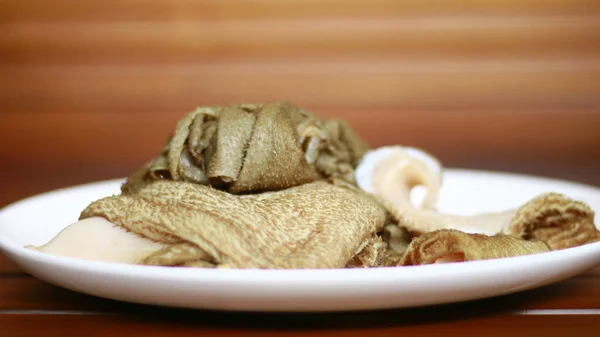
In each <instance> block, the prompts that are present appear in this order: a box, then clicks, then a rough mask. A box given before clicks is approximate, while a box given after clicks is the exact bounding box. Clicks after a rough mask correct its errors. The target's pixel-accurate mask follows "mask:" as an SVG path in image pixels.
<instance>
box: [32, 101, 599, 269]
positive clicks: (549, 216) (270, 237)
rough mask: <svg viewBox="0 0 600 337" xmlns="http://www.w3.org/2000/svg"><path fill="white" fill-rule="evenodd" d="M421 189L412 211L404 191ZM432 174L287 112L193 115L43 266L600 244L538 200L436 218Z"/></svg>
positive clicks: (550, 203)
mask: <svg viewBox="0 0 600 337" xmlns="http://www.w3.org/2000/svg"><path fill="white" fill-rule="evenodd" d="M417 185H423V186H424V187H425V188H426V190H427V194H426V195H425V198H424V199H423V202H422V204H421V205H419V206H415V205H413V204H412V202H411V192H412V190H413V188H414V187H415V186H417ZM441 187H442V165H441V163H440V162H439V161H438V160H437V159H436V158H435V157H434V156H432V155H430V154H428V153H426V152H424V151H422V150H419V149H416V148H410V147H400V146H391V147H384V148H379V149H374V150H369V149H368V147H367V146H366V145H365V143H364V142H363V140H362V139H360V137H358V136H357V134H356V133H355V132H354V131H353V130H352V129H351V128H350V126H349V125H348V124H346V123H345V122H343V121H341V120H320V119H318V118H316V117H315V116H314V115H312V114H311V113H309V112H307V111H306V110H302V109H300V108H298V107H295V106H293V105H291V104H288V103H281V102H270V103H264V104H236V105H230V106H225V107H200V108H197V109H196V110H194V111H192V112H191V113H189V114H188V115H187V116H185V117H184V118H183V119H182V120H181V121H179V123H178V124H177V126H176V128H175V131H174V132H173V134H172V135H171V137H170V138H169V139H168V140H167V142H166V144H165V146H164V147H163V149H162V151H160V153H159V154H158V155H157V156H156V157H155V158H154V159H152V160H150V161H149V162H148V163H147V164H146V165H145V166H143V167H142V168H140V169H139V170H137V171H136V172H134V173H133V174H131V175H130V176H129V178H128V179H127V181H126V182H125V184H123V186H122V187H121V194H119V195H114V196H109V197H106V198H102V199H100V200H96V201H94V202H92V203H91V204H90V205H89V206H88V207H87V208H86V209H84V210H83V212H82V213H81V215H80V221H78V222H76V223H74V224H71V225H70V226H68V227H67V228H65V229H64V230H63V231H61V232H60V233H59V234H58V235H57V236H56V237H55V238H54V239H52V240H51V241H50V242H48V243H46V244H45V245H42V246H40V247H32V246H29V247H28V248H31V249H35V250H38V251H40V252H43V253H48V254H54V255H62V256H67V257H72V258H81V259H88V260H96V261H105V262H118V263H129V264H141V265H157V266H173V267H175V266H177V267H201V268H265V269H302V268H365V267H391V266H407V265H421V264H431V263H451V262H464V261H475V260H486V259H494V258H503V257H511V256H518V255H528V254H536V253H543V252H547V251H550V250H556V249H563V248H568V247H574V246H579V245H583V244H587V243H590V242H594V241H598V240H599V239H600V235H599V232H598V230H597V229H596V227H595V225H594V212H593V211H592V210H591V209H590V208H589V207H588V206H587V205H585V204H583V203H581V202H578V201H574V200H571V199H569V198H567V197H565V196H563V195H560V194H556V193H547V194H543V195H541V196H538V197H536V198H534V199H532V200H530V201H529V202H527V203H525V204H524V205H521V206H520V207H518V208H516V209H512V210H507V211H506V212H501V213H487V214H479V215H475V216H458V215H449V214H442V213H439V212H437V211H436V204H437V200H438V196H439V192H440V189H441Z"/></svg>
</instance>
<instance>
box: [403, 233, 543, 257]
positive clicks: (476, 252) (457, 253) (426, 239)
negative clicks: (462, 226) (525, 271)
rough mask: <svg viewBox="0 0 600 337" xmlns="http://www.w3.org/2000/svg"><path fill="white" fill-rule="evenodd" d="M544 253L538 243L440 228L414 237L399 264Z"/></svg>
mask: <svg viewBox="0 0 600 337" xmlns="http://www.w3.org/2000/svg"><path fill="white" fill-rule="evenodd" d="M548 251H550V249H549V248H548V246H547V245H546V244H545V243H543V242H541V241H525V240H521V239H518V238H516V237H513V236H509V235H504V234H498V235H493V236H488V235H485V234H470V233H465V232H461V231H458V230H455V229H440V230H436V231H433V232H428V233H425V234H423V235H420V236H418V237H416V238H414V239H413V240H412V242H411V243H410V245H409V246H408V247H407V249H406V252H405V253H404V255H403V256H402V259H401V260H400V262H399V265H401V266H412V265H422V264H435V263H449V262H464V261H477V260H489V259H498V258H503V257H511V256H519V255H530V254H535V253H544V252H548Z"/></svg>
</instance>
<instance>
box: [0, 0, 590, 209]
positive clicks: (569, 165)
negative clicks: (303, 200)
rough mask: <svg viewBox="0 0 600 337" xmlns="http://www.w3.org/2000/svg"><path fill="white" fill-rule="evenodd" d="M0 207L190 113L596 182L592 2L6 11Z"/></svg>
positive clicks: (120, 160)
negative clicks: (316, 121)
mask: <svg viewBox="0 0 600 337" xmlns="http://www.w3.org/2000/svg"><path fill="white" fill-rule="evenodd" d="M0 68H1V69H2V70H1V72H0V114H1V115H0V116H1V120H2V123H0V137H2V138H1V141H0V155H1V158H2V165H1V166H0V167H1V170H2V175H1V176H0V183H1V185H2V187H1V190H2V192H1V193H0V206H2V205H5V204H7V203H9V202H12V201H14V200H16V199H19V198H22V197H26V196H28V195H31V194H34V193H39V192H43V191H46V190H50V189H54V188H58V187H63V186H67V185H71V184H77V183H85V182H88V181H92V180H100V179H107V178H115V177H120V176H124V175H126V174H128V173H129V172H130V171H132V170H134V169H135V168H137V167H138V166H139V165H141V164H142V163H144V162H145V161H146V160H147V159H149V158H150V157H152V156H154V155H155V154H156V153H157V152H158V151H159V150H160V147H161V145H162V144H163V142H164V140H165V138H166V137H167V135H168V134H169V132H170V131H171V130H172V128H173V127H174V125H175V123H176V121H177V120H178V119H179V118H181V117H182V116H183V115H184V114H185V113H186V112H188V111H190V110H192V109H193V108H194V107H196V106H198V105H209V104H228V103H234V102H243V101H264V100H288V101H291V102H293V103H295V104H298V105H301V106H303V107H306V108H308V109H311V110H312V111H314V112H315V113H317V114H319V115H320V116H322V117H324V118H329V117H342V118H346V119H347V120H348V121H349V122H350V123H351V124H352V125H353V126H354V127H355V128H356V129H357V130H358V132H360V133H361V134H362V135H363V136H364V137H365V138H366V139H367V140H368V141H369V143H370V144H371V145H372V146H380V145H384V144H409V145H413V146H420V147H424V148H426V149H428V150H429V151H431V152H433V153H434V154H435V155H437V156H438V157H440V158H441V159H442V160H443V161H444V163H445V164H446V165H447V166H455V167H456V166H458V167H468V168H480V169H494V170H509V171H515V172H522V173H531V174H541V175H547V176H553V177H559V178H565V179H570V180H576V181H580V182H584V183H592V184H597V185H600V175H599V174H598V172H600V132H599V127H600V1H597V0H504V1H502V0H488V1H480V0H457V1H443V0H438V1H433V0H403V1H397V0H371V1H364V0H288V1H278V0H255V1H244V0H214V1H191V0H171V1H163V0H143V1H142V0H86V1H78V0H38V1H32V0H2V1H0Z"/></svg>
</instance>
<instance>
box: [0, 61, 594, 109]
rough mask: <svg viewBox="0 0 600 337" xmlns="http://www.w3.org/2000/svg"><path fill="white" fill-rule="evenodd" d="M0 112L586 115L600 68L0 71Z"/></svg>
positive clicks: (477, 65) (484, 65) (481, 65)
mask: <svg viewBox="0 0 600 337" xmlns="http://www.w3.org/2000/svg"><path fill="white" fill-rule="evenodd" d="M1 71H2V73H3V74H4V76H3V77H1V78H0V100H1V101H2V105H3V109H4V110H3V111H6V112H39V113H43V112H44V111H58V112H80V111H85V112H92V111H93V112H98V111H102V112H110V111H118V112H124V111H127V112H133V111H165V110H178V111H187V109H189V108H190V106H196V105H200V104H229V103H231V102H238V101H265V100H288V101H293V102H295V103H296V104H298V105H301V106H307V107H312V106H319V107H337V108H345V109H381V108H383V109H393V108H397V109H399V108H404V109H407V108H419V109H431V108H437V109H442V108H466V107H477V108H479V109H482V110H483V109H486V110H487V109H491V108H502V107H504V108H530V109H535V108H543V109H551V108H556V107H559V108H564V107H570V108H582V107H585V108H589V107H598V106H600V95H598V88H600V62H595V61H594V62H588V63H586V62H583V63H581V62H535V61H531V62H515V63H508V62H506V63H505V62H487V61H482V62H469V63H467V62H463V63H446V62H440V63H437V64H435V63H427V62H426V63H418V62H417V63H395V64H382V65H377V64H367V63H359V64H341V65H335V64H331V63H330V64H327V63H325V64H314V63H307V64H300V63H298V64H295V65H293V66H290V65H283V66H277V65H274V64H260V63H259V64H252V63H250V64H248V63H242V64H212V65H208V64H207V65H199V66H194V67H185V66H164V67H144V66H139V67H137V66H132V67H127V68H124V67H116V66H113V67H111V66H106V67H101V66H97V67H40V68H38V67H17V68H13V67H7V68H4V69H1Z"/></svg>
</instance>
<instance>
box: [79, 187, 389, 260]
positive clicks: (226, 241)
mask: <svg viewBox="0 0 600 337" xmlns="http://www.w3.org/2000/svg"><path fill="white" fill-rule="evenodd" d="M93 216H101V217H104V218H106V219H108V220H109V221H111V222H112V223H114V224H116V225H118V226H122V227H124V228H126V229H127V230H129V231H131V232H134V233H136V234H139V235H141V236H143V237H146V238H149V239H152V240H154V241H158V242H163V243H168V244H169V246H168V247H167V248H165V249H163V250H161V251H159V252H158V253H156V254H154V255H152V256H149V257H148V258H147V259H146V260H145V261H144V262H143V263H145V264H154V265H167V266H170V265H184V266H202V267H207V266H213V265H214V266H219V265H220V266H223V267H224V266H227V267H232V268H343V267H345V266H346V264H347V262H348V261H350V259H351V258H352V257H353V256H355V255H356V254H357V253H358V252H359V251H360V250H361V249H363V248H364V247H365V246H369V247H370V244H371V241H372V240H373V235H374V233H376V232H377V231H379V230H380V229H381V228H382V227H383V226H384V224H385V222H386V220H387V219H386V212H385V210H384V209H383V208H382V207H381V206H380V205H379V204H378V203H376V202H375V201H374V200H373V199H372V198H371V197H370V196H368V195H366V194H364V193H363V192H361V191H360V190H358V189H355V188H352V187H344V186H336V185H334V184H330V183H327V182H323V181H318V182H313V183H308V184H303V185H301V186H297V187H292V188H289V189H286V190H281V191H276V192H265V193H260V194H252V195H242V196H240V195H234V194H230V193H227V192H224V191H220V190H217V189H215V188H212V187H210V186H204V185H200V184H194V183H190V182H177V181H169V180H160V181H156V182H153V183H151V184H148V185H146V186H144V187H142V188H140V189H139V190H138V191H136V192H135V193H130V194H127V195H119V196H112V197H108V198H104V199H101V200H98V201H95V202H93V203H92V204H91V205H89V206H88V207H87V208H86V209H85V210H84V211H83V212H82V214H81V218H82V219H84V218H89V217H93ZM365 263H373V264H376V263H377V261H376V260H368V261H365Z"/></svg>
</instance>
